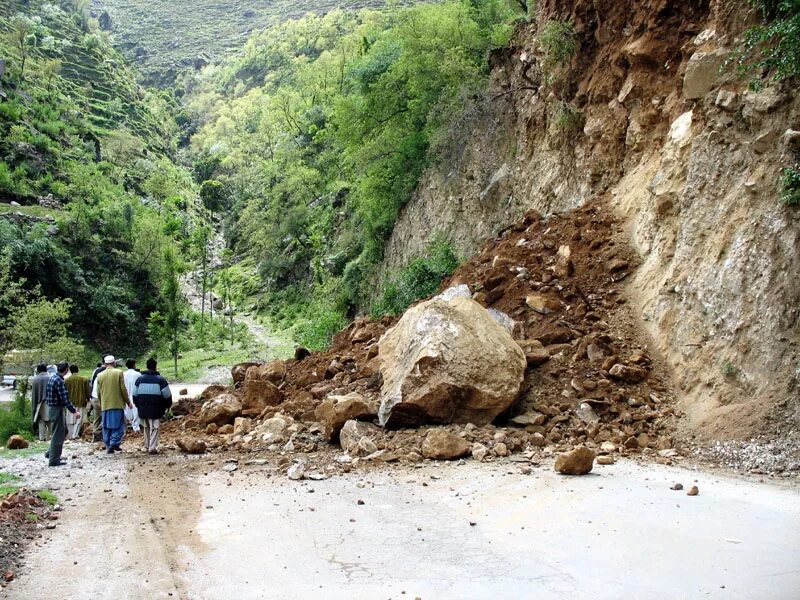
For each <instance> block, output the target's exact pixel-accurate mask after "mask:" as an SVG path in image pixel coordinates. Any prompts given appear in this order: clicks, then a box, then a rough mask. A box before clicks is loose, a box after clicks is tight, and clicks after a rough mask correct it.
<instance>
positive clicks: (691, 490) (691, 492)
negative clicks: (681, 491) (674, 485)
mask: <svg viewBox="0 0 800 600" xmlns="http://www.w3.org/2000/svg"><path fill="white" fill-rule="evenodd" d="M699 493H700V488H698V487H697V486H696V485H693V486H692V487H690V488H689V491H688V492H686V495H687V496H697V494H699Z"/></svg>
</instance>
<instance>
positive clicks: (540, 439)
mask: <svg viewBox="0 0 800 600" xmlns="http://www.w3.org/2000/svg"><path fill="white" fill-rule="evenodd" d="M546 445H547V440H546V439H545V437H544V436H543V435H542V434H541V433H539V432H538V431H537V432H536V433H534V434H533V435H532V436H531V446H536V447H537V448H544V447H545V446H546Z"/></svg>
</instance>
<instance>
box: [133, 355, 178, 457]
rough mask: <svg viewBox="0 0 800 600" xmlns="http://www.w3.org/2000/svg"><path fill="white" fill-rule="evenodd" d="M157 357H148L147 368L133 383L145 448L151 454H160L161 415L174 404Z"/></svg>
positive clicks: (134, 398)
mask: <svg viewBox="0 0 800 600" xmlns="http://www.w3.org/2000/svg"><path fill="white" fill-rule="evenodd" d="M157 367H158V364H157V363H156V359H155V358H148V359H147V370H146V371H145V372H144V373H142V374H141V375H140V376H139V377H138V378H137V379H136V383H134V385H133V403H134V404H135V405H136V408H137V409H138V411H139V419H140V421H141V423H142V433H143V438H144V449H145V450H146V451H147V452H149V453H150V454H158V429H159V427H160V426H161V417H163V416H164V413H165V412H167V409H168V408H169V407H170V406H172V392H171V391H170V389H169V384H168V383H167V380H166V379H164V378H163V377H162V376H161V375H160V374H159V372H158V371H157V370H156V368H157Z"/></svg>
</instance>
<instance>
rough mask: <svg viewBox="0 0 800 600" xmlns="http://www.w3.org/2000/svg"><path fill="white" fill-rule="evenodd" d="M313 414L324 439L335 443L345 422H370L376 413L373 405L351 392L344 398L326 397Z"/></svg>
mask: <svg viewBox="0 0 800 600" xmlns="http://www.w3.org/2000/svg"><path fill="white" fill-rule="evenodd" d="M314 414H315V416H316V418H317V420H318V421H319V422H320V423H321V424H322V427H323V428H324V430H325V437H327V438H328V440H330V441H336V440H337V439H338V438H339V432H340V431H341V430H342V427H344V424H345V423H346V422H347V421H350V420H354V421H355V420H363V419H368V420H371V419H374V418H375V416H376V414H377V411H376V410H375V405H374V404H372V403H371V402H369V401H368V400H367V399H366V398H364V396H362V395H361V394H359V393H356V392H352V393H350V394H347V395H346V396H328V397H327V398H325V400H324V401H323V402H322V404H320V405H319V406H318V407H317V409H316V410H315V411H314Z"/></svg>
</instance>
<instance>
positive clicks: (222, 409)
mask: <svg viewBox="0 0 800 600" xmlns="http://www.w3.org/2000/svg"><path fill="white" fill-rule="evenodd" d="M241 412H242V403H241V402H239V399H238V398H237V397H236V396H234V395H233V394H221V395H219V396H217V397H216V398H214V399H213V400H209V401H208V402H206V403H205V404H203V407H202V408H201V409H200V424H201V425H202V426H203V427H206V426H207V425H208V424H209V423H215V424H216V425H218V426H220V427H221V426H223V425H227V424H229V423H230V424H233V421H234V420H235V419H236V417H238V416H239V415H240V414H241Z"/></svg>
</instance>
